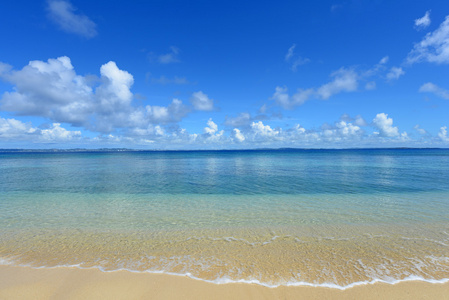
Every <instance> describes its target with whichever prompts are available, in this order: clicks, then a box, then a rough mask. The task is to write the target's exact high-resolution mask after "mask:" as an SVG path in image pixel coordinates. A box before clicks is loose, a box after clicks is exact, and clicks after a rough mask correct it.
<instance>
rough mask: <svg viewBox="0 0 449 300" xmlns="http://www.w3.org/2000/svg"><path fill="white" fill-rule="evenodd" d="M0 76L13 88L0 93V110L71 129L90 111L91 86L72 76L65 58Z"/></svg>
mask: <svg viewBox="0 0 449 300" xmlns="http://www.w3.org/2000/svg"><path fill="white" fill-rule="evenodd" d="M0 77H1V78H3V79H4V80H6V81H7V82H10V83H12V84H14V85H15V88H14V91H13V92H5V93H4V94H3V97H2V99H1V108H2V109H3V110H6V111H12V112H15V113H17V114H19V115H33V116H42V117H47V118H50V119H51V120H54V121H56V122H58V123H59V122H66V123H70V124H73V125H75V126H80V125H82V124H86V123H87V121H88V114H89V113H91V112H93V111H94V106H95V102H94V101H93V99H92V97H93V90H92V87H90V86H89V85H88V84H87V82H86V79H85V78H84V77H82V76H78V75H76V73H75V71H74V70H73V66H72V64H71V62H70V59H69V58H68V57H66V56H63V57H59V58H57V59H49V60H48V61H47V62H43V61H38V60H37V61H30V63H29V64H28V65H27V66H25V67H24V68H23V69H22V70H19V71H14V70H10V71H9V72H6V73H1V74H0Z"/></svg>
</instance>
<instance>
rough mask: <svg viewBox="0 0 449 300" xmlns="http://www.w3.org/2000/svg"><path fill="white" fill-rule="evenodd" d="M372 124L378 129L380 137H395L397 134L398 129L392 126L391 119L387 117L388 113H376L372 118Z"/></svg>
mask: <svg viewBox="0 0 449 300" xmlns="http://www.w3.org/2000/svg"><path fill="white" fill-rule="evenodd" d="M373 123H374V125H375V126H376V128H377V129H379V131H380V132H379V135H380V136H381V137H396V136H398V135H399V129H398V128H397V127H393V119H392V118H388V114H385V113H380V114H377V115H376V117H375V118H374V120H373Z"/></svg>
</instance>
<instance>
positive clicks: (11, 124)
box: [0, 118, 36, 139]
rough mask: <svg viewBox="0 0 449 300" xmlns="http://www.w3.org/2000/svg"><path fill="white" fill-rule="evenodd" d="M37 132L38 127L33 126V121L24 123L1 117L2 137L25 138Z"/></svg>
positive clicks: (0, 134) (0, 135)
mask: <svg viewBox="0 0 449 300" xmlns="http://www.w3.org/2000/svg"><path fill="white" fill-rule="evenodd" d="M35 132H36V128H32V126H31V123H23V122H21V121H19V120H16V119H3V118H0V138H1V139H10V138H14V139H17V138H23V137H24V136H29V135H32V134H33V133H35Z"/></svg>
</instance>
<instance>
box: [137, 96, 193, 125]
mask: <svg viewBox="0 0 449 300" xmlns="http://www.w3.org/2000/svg"><path fill="white" fill-rule="evenodd" d="M145 110H146V114H145V115H144V116H142V117H143V118H145V119H147V120H149V122H150V123H153V124H157V123H170V122H179V121H181V119H182V118H184V117H185V116H186V115H187V114H188V113H189V112H190V109H189V108H188V107H187V106H185V105H184V104H182V101H181V100H179V99H173V101H172V103H171V104H170V105H169V106H167V107H165V106H151V105H147V106H146V107H145Z"/></svg>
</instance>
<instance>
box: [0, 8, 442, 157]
mask: <svg viewBox="0 0 449 300" xmlns="http://www.w3.org/2000/svg"><path fill="white" fill-rule="evenodd" d="M0 35H1V37H2V41H3V42H2V45H1V46H0V50H1V51H0V148H75V147H83V148H101V147H127V148H139V149H141V148H142V149H223V148H225V149H232V148H261V147H264V148H265V147H273V148H277V147H299V148H350V147H448V146H449V133H448V132H447V131H448V126H449V5H448V4H447V1H442V0H441V1H413V2H410V1H380V0H379V1H364V0H357V1H356V0H354V1H350V0H347V1H339V0H335V1H229V0H228V1H187V0H184V1H170V0H165V1H131V2H125V1H75V0H72V1H65V0H64V1H63V0H49V1H22V0H18V1H3V2H2V3H1V4H0Z"/></svg>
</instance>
